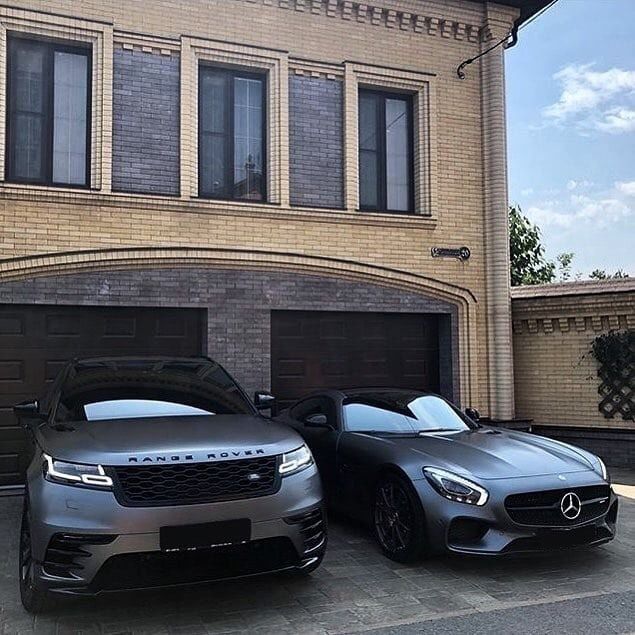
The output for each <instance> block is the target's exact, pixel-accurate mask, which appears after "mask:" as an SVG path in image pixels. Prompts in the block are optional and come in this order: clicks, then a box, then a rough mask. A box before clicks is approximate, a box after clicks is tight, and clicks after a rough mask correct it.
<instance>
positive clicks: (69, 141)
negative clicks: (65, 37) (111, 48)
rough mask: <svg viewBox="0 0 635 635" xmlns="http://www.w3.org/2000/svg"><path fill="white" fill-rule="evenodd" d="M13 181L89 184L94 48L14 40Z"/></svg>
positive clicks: (10, 96) (10, 86)
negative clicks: (91, 74) (91, 81)
mask: <svg viewBox="0 0 635 635" xmlns="http://www.w3.org/2000/svg"><path fill="white" fill-rule="evenodd" d="M8 52H9V58H8V67H7V68H8V75H7V78H8V83H7V108H8V118H7V157H6V159H7V161H6V166H7V167H6V171H7V175H6V176H7V180H8V181H14V182H20V183H36V184H41V185H71V186H86V185H87V184H88V183H89V165H90V161H89V154H90V153H89V145H90V144H89V133H90V127H89V125H88V122H89V121H90V57H91V56H90V49H88V48H83V47H79V46H67V45H64V44H58V43H55V42H49V41H38V40H31V39H26V38H17V37H10V39H9V49H8Z"/></svg>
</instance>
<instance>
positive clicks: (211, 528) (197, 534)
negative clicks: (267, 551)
mask: <svg viewBox="0 0 635 635" xmlns="http://www.w3.org/2000/svg"><path fill="white" fill-rule="evenodd" d="M159 536H160V543H161V550H162V551H181V550H193V549H204V548H206V547H220V546H224V545H235V544H240V543H243V542H248V541H249V540H250V539H251V521H250V520H249V519H248V518H240V519H238V520H221V521H218V522H214V523H202V524H200V525H177V526H174V527H161V530H160V533H159Z"/></svg>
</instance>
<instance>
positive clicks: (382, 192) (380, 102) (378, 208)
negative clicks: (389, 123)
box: [357, 87, 415, 214]
mask: <svg viewBox="0 0 635 635" xmlns="http://www.w3.org/2000/svg"><path fill="white" fill-rule="evenodd" d="M362 95H367V96H368V95H370V96H372V97H373V98H374V99H375V100H376V103H375V107H376V109H377V112H376V129H375V135H376V138H377V150H376V152H377V155H378V179H379V183H378V185H379V187H378V190H379V196H378V198H379V202H378V205H362V203H361V200H362V196H361V179H359V180H358V188H359V191H358V196H359V201H360V203H359V210H360V211H362V212H387V213H390V214H414V213H415V187H414V125H413V121H414V95H412V94H410V93H398V92H390V91H386V90H381V89H377V88H366V87H364V88H360V89H359V91H358V112H359V103H360V101H361V98H362ZM389 99H395V100H399V101H403V102H405V103H406V115H407V121H406V134H407V137H408V146H407V152H408V184H409V189H408V208H407V209H390V208H389V207H388V193H387V192H388V184H387V175H386V163H387V159H386V101H387V100H389ZM359 123H360V119H359V117H358V125H359ZM360 137H361V133H360ZM361 153H362V148H361V147H360V145H359V142H358V145H357V161H358V165H361V161H360V157H361Z"/></svg>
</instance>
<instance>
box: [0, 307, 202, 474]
mask: <svg viewBox="0 0 635 635" xmlns="http://www.w3.org/2000/svg"><path fill="white" fill-rule="evenodd" d="M204 322H205V313H204V311H200V310H197V309H156V308H114V307H113V308H110V307H109V308H104V307H62V306H22V305H11V306H9V305H3V306H0V486H6V485H14V484H17V483H20V482H22V480H23V474H24V469H25V468H26V462H27V461H28V453H27V445H26V443H25V437H24V432H23V431H22V429H21V428H20V427H19V426H18V424H17V421H16V420H15V418H14V416H13V413H12V410H11V406H12V405H13V404H15V403H17V402H19V401H22V400H25V399H29V398H32V397H38V396H40V395H41V394H42V392H43V390H44V388H45V385H46V383H47V382H50V381H51V380H52V379H53V378H54V377H55V375H56V374H57V373H58V371H59V370H60V368H62V366H63V365H64V363H65V362H66V361H67V360H69V359H71V358H73V357H87V356H93V355H95V356H98V355H197V354H200V353H201V351H202V342H203V329H204Z"/></svg>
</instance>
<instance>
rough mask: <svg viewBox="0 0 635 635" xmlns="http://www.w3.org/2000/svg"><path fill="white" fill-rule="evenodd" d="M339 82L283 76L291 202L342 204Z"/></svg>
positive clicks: (340, 91)
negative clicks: (286, 83) (286, 97)
mask: <svg viewBox="0 0 635 635" xmlns="http://www.w3.org/2000/svg"><path fill="white" fill-rule="evenodd" d="M343 158H344V138H343V88H342V82H340V81H336V80H329V79H319V78H315V77H304V76H302V75H293V76H291V78H290V79H289V187H290V198H291V204H292V205H304V206H307V207H313V206H315V207H331V208H342V207H343V205H344V176H343V174H344V173H343Z"/></svg>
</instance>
